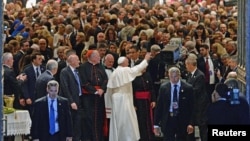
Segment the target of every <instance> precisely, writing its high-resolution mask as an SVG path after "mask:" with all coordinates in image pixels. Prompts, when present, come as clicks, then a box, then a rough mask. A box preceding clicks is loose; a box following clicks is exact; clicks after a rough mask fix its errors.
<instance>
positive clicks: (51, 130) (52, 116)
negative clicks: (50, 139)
mask: <svg viewBox="0 0 250 141" xmlns="http://www.w3.org/2000/svg"><path fill="white" fill-rule="evenodd" d="M54 101H55V100H51V104H50V113H49V126H50V128H49V133H50V134H51V135H54V134H55V132H56V131H55V130H56V129H55V123H56V119H55V109H54V106H53V103H54Z"/></svg>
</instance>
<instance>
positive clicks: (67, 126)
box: [31, 96, 73, 141]
mask: <svg viewBox="0 0 250 141" xmlns="http://www.w3.org/2000/svg"><path fill="white" fill-rule="evenodd" d="M57 112H58V124H59V136H60V139H61V140H66V137H72V129H73V128H72V119H71V114H70V109H69V103H68V100H67V99H66V98H63V97H60V96H58V97H57ZM31 117H32V126H31V135H32V138H33V139H39V140H40V141H48V137H49V107H48V97H47V96H44V97H42V98H40V99H37V100H36V101H35V104H34V112H33V113H32V116H31Z"/></svg>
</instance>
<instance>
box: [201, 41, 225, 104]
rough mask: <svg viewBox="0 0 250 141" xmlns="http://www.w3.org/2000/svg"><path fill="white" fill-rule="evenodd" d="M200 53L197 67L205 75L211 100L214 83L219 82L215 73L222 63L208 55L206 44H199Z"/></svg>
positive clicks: (220, 68) (219, 69)
mask: <svg viewBox="0 0 250 141" xmlns="http://www.w3.org/2000/svg"><path fill="white" fill-rule="evenodd" d="M200 55H201V56H200V57H199V58H198V59H197V67H198V69H199V70H201V71H202V72H203V73H204V75H205V80H206V90H207V94H208V97H209V99H210V102H211V101H212V100H211V95H212V93H213V91H214V87H215V84H217V83H218V82H219V78H218V77H217V75H216V74H217V71H221V70H222V65H221V63H220V62H219V60H218V59H214V58H212V57H211V56H210V54H209V47H208V45H207V44H201V45H200Z"/></svg>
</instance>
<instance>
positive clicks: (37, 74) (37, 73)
mask: <svg viewBox="0 0 250 141" xmlns="http://www.w3.org/2000/svg"><path fill="white" fill-rule="evenodd" d="M38 76H39V71H38V67H36V78H37V77H38Z"/></svg>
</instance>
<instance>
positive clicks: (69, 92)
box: [60, 66, 80, 107]
mask: <svg viewBox="0 0 250 141" xmlns="http://www.w3.org/2000/svg"><path fill="white" fill-rule="evenodd" d="M60 94H61V95H62V96H63V97H66V98H68V100H69V103H70V104H72V103H76V104H77V106H78V107H79V106H80V101H79V89H78V83H77V80H76V79H75V76H74V74H73V72H72V70H71V68H70V67H69V66H67V67H65V68H64V69H63V70H62V71H61V73H60Z"/></svg>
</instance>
